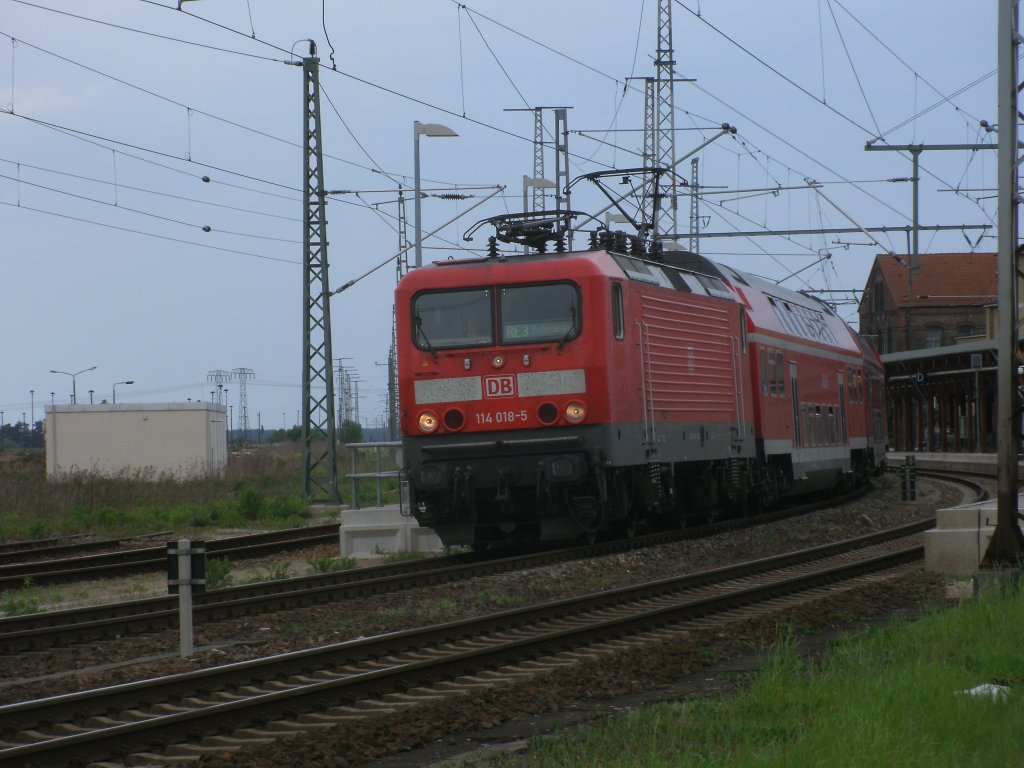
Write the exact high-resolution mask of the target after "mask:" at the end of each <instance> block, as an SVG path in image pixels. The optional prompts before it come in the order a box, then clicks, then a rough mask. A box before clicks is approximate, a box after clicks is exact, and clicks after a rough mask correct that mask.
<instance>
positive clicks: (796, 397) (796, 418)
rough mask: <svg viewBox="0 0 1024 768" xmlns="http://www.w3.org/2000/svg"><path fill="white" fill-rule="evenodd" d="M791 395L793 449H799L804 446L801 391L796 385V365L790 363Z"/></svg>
mask: <svg viewBox="0 0 1024 768" xmlns="http://www.w3.org/2000/svg"><path fill="white" fill-rule="evenodd" d="M789 393H790V394H791V395H792V396H793V397H792V400H793V447H794V448H799V447H800V446H802V445H803V438H802V436H801V434H800V389H799V387H797V383H796V363H794V362H792V361H790V363H789Z"/></svg>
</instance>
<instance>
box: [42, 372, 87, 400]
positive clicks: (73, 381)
mask: <svg viewBox="0 0 1024 768" xmlns="http://www.w3.org/2000/svg"><path fill="white" fill-rule="evenodd" d="M95 370H96V366H95V365H94V366H93V367H92V368H83V369H82V370H80V371H76V372H75V373H68V372H67V371H55V370H53V369H52V368H51V369H50V373H61V374H64V375H65V376H70V377H71V402H72V403H78V385H77V381H76V380H77V378H78V377H79V376H81V375H82V374H83V373H88V372H89V371H95ZM50 394H51V395H52V394H53V393H52V392H51V393H50Z"/></svg>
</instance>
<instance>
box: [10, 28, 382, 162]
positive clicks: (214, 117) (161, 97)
mask: <svg viewBox="0 0 1024 768" xmlns="http://www.w3.org/2000/svg"><path fill="white" fill-rule="evenodd" d="M0 37H6V38H9V39H10V40H12V41H16V42H17V43H19V44H20V45H26V46H28V47H29V48H34V49H35V50H37V51H39V52H41V53H45V54H47V55H48V56H53V57H54V58H55V59H59V60H60V61H63V62H66V63H68V64H71V65H73V66H76V67H81V68H82V69H84V70H86V71H87V72H92V73H93V74H95V75H99V76H100V77H105V78H107V79H109V80H113V81H114V82H115V83H119V84H120V85H123V86H125V87H127V88H131V89H133V90H136V91H139V92H141V93H144V94H146V95H147V96H152V97H153V98H155V99H159V100H160V101H165V102H167V103H168V104H173V105H174V106H176V107H181V108H182V109H185V110H188V112H190V113H194V114H197V115H202V116H203V117H208V118H210V119H211V120H216V121H218V122H221V123H224V124H225V125H230V126H232V127H233V128H238V129H241V130H243V131H248V132H250V133H253V134H256V135H257V136H261V137H263V138H265V139H270V140H271V141H276V142H279V143H281V144H285V145H287V146H289V147H293V148H296V149H301V148H302V144H300V143H299V142H297V141H291V140H290V139H285V138H282V137H280V136H274V135H273V134H272V133H267V132H266V131H261V130H259V129H257V128H253V127H252V126H249V125H245V124H244V123H240V122H238V121H236V120H231V119H229V118H226V117H221V116H220V115H215V114H213V113H212V112H207V111H205V110H202V109H199V108H198V107H193V106H189V105H188V104H184V103H182V102H180V101H177V100H176V99H172V98H170V97H169V96H164V95H162V94H159V93H157V92H156V91H152V90H150V89H148V88H143V87H142V86H141V85H136V84H135V83H131V82H129V81H127V80H124V79H122V78H120V77H117V76H116V75H111V74H110V73H108V72H104V71H102V70H99V69H96V68H95V67H90V66H89V65H87V64H83V63H82V62H80V61H75V60H74V59H72V58H69V57H67V56H63V55H61V54H59V53H54V52H53V51H50V50H47V49H46V48H43V47H41V46H38V45H35V44H33V43H29V42H27V41H26V40H24V39H23V38H16V37H14V36H12V35H9V34H7V33H6V32H0ZM12 112H13V110H12ZM324 157H329V158H330V159H332V160H337V161H338V162H340V163H345V164H346V165H351V166H353V167H355V168H359V169H361V170H364V171H373V169H372V168H369V167H367V166H365V165H360V164H359V163H355V162H352V161H351V160H346V159H345V158H342V157H338V156H336V155H331V154H328V153H326V152H325V153H324ZM189 159H191V158H189Z"/></svg>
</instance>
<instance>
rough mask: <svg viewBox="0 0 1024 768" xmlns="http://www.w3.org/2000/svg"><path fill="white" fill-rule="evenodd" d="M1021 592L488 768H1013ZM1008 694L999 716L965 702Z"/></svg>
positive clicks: (1017, 742) (780, 647)
mask: <svg viewBox="0 0 1024 768" xmlns="http://www.w3.org/2000/svg"><path fill="white" fill-rule="evenodd" d="M1022 633H1024V592H1018V591H1013V592H1012V593H1010V594H1005V595H1002V596H998V597H989V598H985V599H983V600H972V601H969V602H967V603H965V604H963V605H962V606H961V607H960V608H959V609H951V610H945V611H936V612H934V613H933V614H931V615H929V616H927V617H925V618H924V619H922V620H920V621H918V622H915V623H912V624H910V623H898V624H895V625H893V626H890V627H887V628H885V629H882V630H878V631H875V632H872V633H869V634H866V635H858V636H854V637H847V638H844V639H842V640H841V641H840V642H838V643H837V644H836V645H835V646H834V647H833V649H832V650H831V652H830V654H829V655H828V657H827V659H826V660H825V661H824V662H822V663H821V664H820V665H819V666H816V667H811V666H808V664H807V663H805V662H804V661H803V660H802V659H801V658H800V657H799V655H798V654H797V652H796V648H795V644H794V643H793V641H792V639H785V640H783V641H782V642H780V643H778V644H777V645H776V646H774V647H773V648H772V649H770V651H769V652H767V653H766V655H765V659H764V665H763V667H762V670H761V672H760V674H759V675H758V676H757V678H756V680H755V681H754V682H753V684H752V685H751V686H750V687H749V689H747V690H746V691H744V692H742V693H739V694H737V695H734V696H730V697H727V698H723V699H717V700H713V699H700V698H696V699H691V700H688V701H685V702H682V703H675V704H660V705H656V706H652V707H650V708H646V709H642V710H637V711H633V712H631V713H629V714H628V715H625V716H622V717H617V718H614V719H612V720H610V721H608V722H607V723H605V724H604V725H602V726H601V727H598V728H594V729H591V730H587V731H585V732H581V733H574V734H563V735H560V736H557V737H555V738H552V739H546V740H540V739H537V740H534V741H532V742H531V750H530V751H529V752H528V753H527V754H525V755H524V754H519V755H506V756H502V757H499V758H495V759H493V760H491V761H488V762H486V763H482V764H479V763H475V765H487V766H492V767H494V768H497V767H499V766H507V767H509V768H511V767H512V766H514V767H515V768H548V767H551V768H553V767H554V766H570V765H572V766H575V765H587V766H608V767H609V768H619V767H620V766H621V767H622V768H625V767H627V766H628V767H630V768H663V767H664V768H668V767H669V766H672V768H685V767H686V766H700V768H734V767H735V768H738V767H740V766H742V767H743V768H747V767H748V766H750V767H753V768H761V767H763V768H782V767H783V766H786V767H789V768H792V767H797V768H799V767H802V766H857V768H890V767H891V766H901V768H907V767H909V768H916V767H917V766H920V768H926V767H927V768H935V767H936V766H939V767H947V766H949V767H952V766H1004V765H1005V766H1010V765H1022V758H1021V753H1022V751H1024V708H1022V706H1021V704H1022V703H1024V654H1021V652H1020V638H1021V636H1022ZM984 683H995V684H1002V685H1008V686H1009V688H1010V695H1009V697H1008V700H1007V701H1006V702H995V701H992V700H991V699H990V698H986V697H977V696H972V695H969V694H967V693H964V691H966V690H968V689H971V688H974V687H975V686H977V685H979V684H984Z"/></svg>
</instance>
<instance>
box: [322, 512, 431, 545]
mask: <svg viewBox="0 0 1024 768" xmlns="http://www.w3.org/2000/svg"><path fill="white" fill-rule="evenodd" d="M339 535H340V538H341V554H342V555H344V556H346V557H373V556H374V555H379V554H382V553H385V552H440V551H441V550H442V549H443V547H442V545H441V540H440V539H438V537H437V535H436V534H435V533H434V532H433V531H432V530H431V529H430V528H423V527H421V526H420V525H419V524H417V522H416V518H414V517H412V516H406V515H403V514H402V513H401V510H400V508H399V507H398V505H392V506H390V507H371V508H367V509H353V510H346V511H345V512H344V513H343V514H342V517H341V526H340V527H339Z"/></svg>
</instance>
